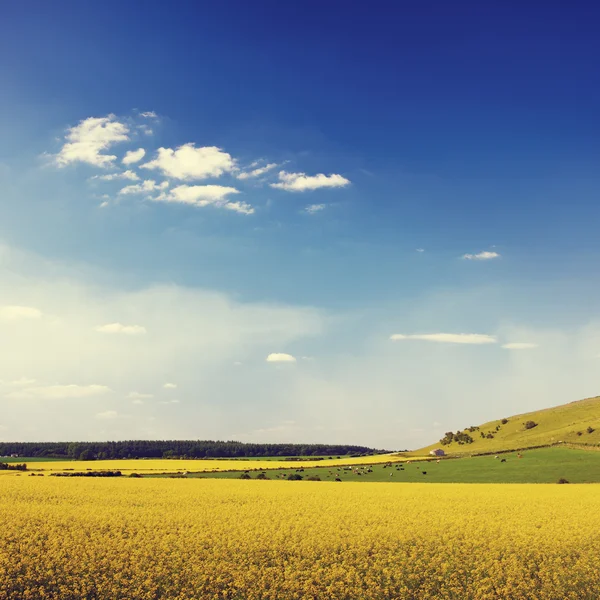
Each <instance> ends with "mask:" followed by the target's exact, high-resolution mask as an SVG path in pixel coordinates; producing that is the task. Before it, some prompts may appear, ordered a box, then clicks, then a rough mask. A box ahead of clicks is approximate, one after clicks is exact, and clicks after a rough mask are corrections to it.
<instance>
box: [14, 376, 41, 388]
mask: <svg viewBox="0 0 600 600" xmlns="http://www.w3.org/2000/svg"><path fill="white" fill-rule="evenodd" d="M34 383H36V380H35V379H29V378H27V377H21V379H15V380H14V381H11V382H10V385H14V386H21V385H33V384H34Z"/></svg>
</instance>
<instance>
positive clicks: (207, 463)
mask: <svg viewBox="0 0 600 600" xmlns="http://www.w3.org/2000/svg"><path fill="white" fill-rule="evenodd" d="M404 460H406V459H405V458H404V457H402V456H400V455H398V454H378V455H375V456H359V457H357V458H350V457H344V458H332V459H324V460H319V461H315V460H310V459H307V460H302V461H284V460H252V459H250V460H227V459H219V460H216V459H202V460H173V459H169V460H165V459H140V460H92V461H80V460H76V461H50V462H31V463H27V468H28V469H29V470H30V471H66V470H70V471H86V470H88V471H121V472H123V473H150V472H154V473H164V472H169V473H173V472H177V471H190V472H205V473H207V472H211V471H213V472H214V471H246V470H255V469H262V470H264V469H291V468H295V469H298V468H300V467H339V466H344V465H364V464H377V463H387V462H400V461H404ZM409 460H413V461H414V460H418V459H414V458H409Z"/></svg>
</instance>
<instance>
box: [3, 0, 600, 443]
mask: <svg viewBox="0 0 600 600" xmlns="http://www.w3.org/2000/svg"><path fill="white" fill-rule="evenodd" d="M598 12H599V11H598V9H597V8H595V7H594V6H592V5H591V4H590V3H583V2H581V3H577V2H576V3H572V4H571V5H569V6H568V7H567V6H566V5H564V4H563V5H561V4H560V3H546V4H545V5H544V7H543V9H540V8H539V5H536V4H534V3H529V4H527V3H525V6H524V5H523V3H502V4H501V3H487V4H481V3H475V2H463V3H452V4H448V3H442V2H434V3H430V4H428V5H427V6H425V5H418V6H415V5H412V4H409V3H399V2H389V3H388V2H382V3H379V4H376V5H374V6H369V7H368V8H367V7H366V6H363V5H359V4H357V5H356V6H349V5H348V4H347V3H338V2H332V3H326V4H325V5H322V4H319V5H317V4H314V3H305V4H302V5H301V4H294V3H281V2H267V1H263V2H260V3H253V4H252V3H247V2H227V3H217V4H215V5H211V6H208V5H204V6H201V5H198V4H197V3H192V2H180V3H178V4H177V5H176V6H170V5H167V4H165V3H163V2H144V3H141V2H130V3H116V2H104V3H102V5H101V6H100V7H98V6H94V7H92V6H90V5H88V4H85V3H76V2H63V3H61V4H60V5H56V4H50V3H44V2H21V3H13V4H11V5H8V4H7V5H5V6H3V7H2V8H1V9H0V77H1V81H2V93H1V94H0V214H1V215H2V217H1V218H0V249H1V251H0V335H1V336H2V338H3V340H4V341H5V343H4V344H3V345H4V347H5V350H4V354H2V353H0V356H1V357H2V358H3V360H2V366H1V367H0V381H1V382H2V387H0V408H1V409H2V410H1V413H0V414H1V416H0V436H2V437H6V438H10V439H56V438H61V439H67V438H69V439H75V438H78V439H99V438H102V439H105V438H111V439H113V438H122V437H159V438H162V437H202V438H228V439H231V438H235V439H242V440H245V441H246V440H248V441H249V440H269V441H288V440H293V441H335V442H355V443H364V444H371V445H375V446H379V447H388V448H403V447H414V446H417V445H419V444H424V443H428V442H430V441H432V440H434V439H436V438H438V437H439V436H440V435H441V434H443V432H444V431H446V430H447V429H450V428H453V429H456V428H458V427H462V426H466V425H468V424H471V423H472V422H479V421H481V420H485V419H489V418H496V417H499V416H503V415H505V414H511V413H514V412H519V411H521V412H522V411H525V410H528V409H536V408H540V407H543V406H547V405H550V404H553V403H554V404H556V403H561V402H565V401H569V400H574V399H577V398H580V397H583V396H586V395H594V394H596V393H598V384H599V383H600V382H599V381H598V377H597V374H596V373H597V370H598V364H599V363H598V360H600V358H599V356H600V322H599V315H598V309H597V302H596V298H597V297H598V280H597V264H598V259H599V258H600V252H599V250H600V248H599V244H598V241H597V234H596V229H597V222H598V217H599V216H600V214H599V213H600V208H599V204H598V196H599V191H600V185H599V183H600V178H599V176H598V161H599V158H600V157H599V154H600V151H599V147H598V141H597V140H598V137H599V136H598V134H599V129H600V120H599V119H598V116H597V107H598V102H599V100H600V98H599V96H600V84H599V83H598V78H597V64H598V58H599V50H600V42H598V40H597V35H596V31H595V23H596V22H597V18H598V16H599V15H598ZM141 150H143V151H144V152H143V153H142V152H141ZM127 153H130V154H127ZM394 335H395V336H396V337H395V338H392V336H394ZM423 336H425V337H423ZM515 344H516V345H515ZM507 346H508V347H507ZM269 356H271V359H270V360H267V358H268V357H269ZM167 383H170V384H173V385H172V386H167V387H164V386H165V384H167ZM173 386H176V387H173ZM382 415H385V418H382Z"/></svg>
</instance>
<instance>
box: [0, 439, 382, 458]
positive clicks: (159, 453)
mask: <svg viewBox="0 0 600 600" xmlns="http://www.w3.org/2000/svg"><path fill="white" fill-rule="evenodd" d="M382 452H384V451H383V450H375V449H373V448H368V447H366V446H353V445H347V444H256V443H243V442H234V441H230V442H222V441H212V440H161V441H154V440H130V441H120V442H0V456H10V455H11V454H16V455H18V456H28V457H48V458H65V459H69V460H96V459H99V460H104V459H116V458H253V457H261V456H281V457H282V458H285V457H295V456H344V455H346V456H347V455H362V454H378V453H382Z"/></svg>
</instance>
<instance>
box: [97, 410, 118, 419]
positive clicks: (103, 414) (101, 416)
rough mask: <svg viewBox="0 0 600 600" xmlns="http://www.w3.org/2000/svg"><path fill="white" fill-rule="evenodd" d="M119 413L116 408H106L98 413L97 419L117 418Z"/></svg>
mask: <svg viewBox="0 0 600 600" xmlns="http://www.w3.org/2000/svg"><path fill="white" fill-rule="evenodd" d="M118 416H119V413H118V412H117V411H116V410H105V411H104V412H99V413H96V419H116V418H117V417H118Z"/></svg>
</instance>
